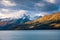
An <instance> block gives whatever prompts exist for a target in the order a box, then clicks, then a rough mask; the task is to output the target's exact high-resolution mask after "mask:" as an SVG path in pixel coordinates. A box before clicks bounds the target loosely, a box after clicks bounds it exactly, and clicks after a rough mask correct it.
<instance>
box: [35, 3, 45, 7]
mask: <svg viewBox="0 0 60 40" xmlns="http://www.w3.org/2000/svg"><path fill="white" fill-rule="evenodd" d="M35 6H38V7H44V6H45V4H44V3H35Z"/></svg>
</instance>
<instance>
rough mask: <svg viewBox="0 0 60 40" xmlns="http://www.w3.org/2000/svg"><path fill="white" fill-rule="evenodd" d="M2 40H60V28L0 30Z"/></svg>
mask: <svg viewBox="0 0 60 40" xmlns="http://www.w3.org/2000/svg"><path fill="white" fill-rule="evenodd" d="M0 40H60V30H27V31H26V30H19V31H17V30H15V31H0Z"/></svg>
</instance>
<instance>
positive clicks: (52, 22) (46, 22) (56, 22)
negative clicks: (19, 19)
mask: <svg viewBox="0 0 60 40" xmlns="http://www.w3.org/2000/svg"><path fill="white" fill-rule="evenodd" d="M14 29H25V30H29V29H32V30H34V29H37V30H39V29H60V12H57V13H53V14H50V15H45V16H43V17H41V18H38V19H36V20H33V21H31V22H25V23H23V24H21V25H19V26H16V28H14Z"/></svg>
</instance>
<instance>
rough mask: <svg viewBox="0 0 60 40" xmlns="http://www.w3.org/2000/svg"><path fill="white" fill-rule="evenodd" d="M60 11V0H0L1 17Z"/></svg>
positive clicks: (14, 17)
mask: <svg viewBox="0 0 60 40" xmlns="http://www.w3.org/2000/svg"><path fill="white" fill-rule="evenodd" d="M55 12H60V0H0V18H12V19H17V18H21V17H22V16H23V15H24V14H27V15H30V16H31V17H34V16H44V15H48V14H52V13H55Z"/></svg>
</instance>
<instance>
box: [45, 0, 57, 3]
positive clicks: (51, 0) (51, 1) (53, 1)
mask: <svg viewBox="0 0 60 40" xmlns="http://www.w3.org/2000/svg"><path fill="white" fill-rule="evenodd" d="M44 1H47V2H50V3H55V2H56V0H44Z"/></svg>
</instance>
